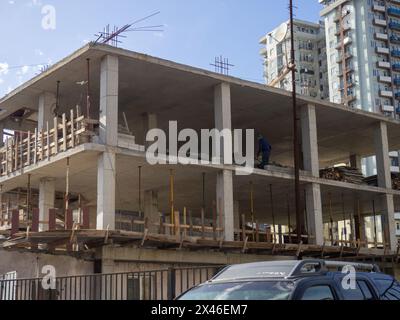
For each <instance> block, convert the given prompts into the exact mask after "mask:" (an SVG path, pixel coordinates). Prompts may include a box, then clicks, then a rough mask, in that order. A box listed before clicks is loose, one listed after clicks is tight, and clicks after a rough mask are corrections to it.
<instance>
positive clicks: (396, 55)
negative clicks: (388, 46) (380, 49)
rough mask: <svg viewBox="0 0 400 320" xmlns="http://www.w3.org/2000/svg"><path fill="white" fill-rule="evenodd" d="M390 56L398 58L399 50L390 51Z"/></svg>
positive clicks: (399, 56)
mask: <svg viewBox="0 0 400 320" xmlns="http://www.w3.org/2000/svg"><path fill="white" fill-rule="evenodd" d="M391 54H392V56H393V57H397V58H400V50H398V49H395V50H392V52H391Z"/></svg>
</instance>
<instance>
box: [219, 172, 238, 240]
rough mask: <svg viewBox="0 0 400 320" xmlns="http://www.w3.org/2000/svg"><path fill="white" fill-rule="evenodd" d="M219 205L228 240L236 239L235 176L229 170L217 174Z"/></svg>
mask: <svg viewBox="0 0 400 320" xmlns="http://www.w3.org/2000/svg"><path fill="white" fill-rule="evenodd" d="M217 205H218V208H221V211H222V212H221V214H222V221H223V226H222V227H223V228H224V234H225V240H226V241H233V240H234V218H233V177H232V172H231V171H229V170H222V171H221V172H219V173H218V174H217Z"/></svg>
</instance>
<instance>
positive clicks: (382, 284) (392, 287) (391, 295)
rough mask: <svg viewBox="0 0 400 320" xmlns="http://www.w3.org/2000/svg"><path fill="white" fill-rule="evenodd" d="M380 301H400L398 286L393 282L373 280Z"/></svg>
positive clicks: (399, 286) (399, 287)
mask: <svg viewBox="0 0 400 320" xmlns="http://www.w3.org/2000/svg"><path fill="white" fill-rule="evenodd" d="M375 283H376V285H377V286H378V289H379V294H380V298H381V299H382V300H400V285H399V283H398V282H396V281H395V280H390V279H375Z"/></svg>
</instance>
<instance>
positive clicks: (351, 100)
mask: <svg viewBox="0 0 400 320" xmlns="http://www.w3.org/2000/svg"><path fill="white" fill-rule="evenodd" d="M355 100H357V97H356V95H355V94H354V93H352V94H349V95H347V103H349V102H353V101H355Z"/></svg>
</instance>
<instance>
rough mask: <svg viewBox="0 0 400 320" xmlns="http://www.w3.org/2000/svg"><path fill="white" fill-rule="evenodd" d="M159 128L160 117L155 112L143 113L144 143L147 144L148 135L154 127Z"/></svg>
mask: <svg viewBox="0 0 400 320" xmlns="http://www.w3.org/2000/svg"><path fill="white" fill-rule="evenodd" d="M157 128H158V118H157V115H156V114H154V113H145V114H144V115H143V145H145V146H147V145H148V144H147V142H146V135H147V132H149V131H150V130H152V129H157Z"/></svg>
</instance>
